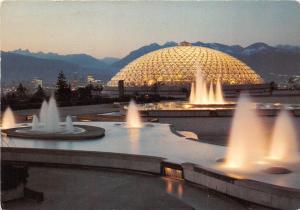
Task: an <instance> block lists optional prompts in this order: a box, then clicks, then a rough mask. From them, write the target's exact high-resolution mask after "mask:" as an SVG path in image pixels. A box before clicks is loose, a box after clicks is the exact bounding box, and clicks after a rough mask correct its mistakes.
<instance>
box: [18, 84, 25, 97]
mask: <svg viewBox="0 0 300 210" xmlns="http://www.w3.org/2000/svg"><path fill="white" fill-rule="evenodd" d="M26 91H27V89H26V88H25V87H24V86H23V85H22V83H20V84H19V86H18V88H17V92H16V95H17V97H18V98H20V99H24V98H26Z"/></svg>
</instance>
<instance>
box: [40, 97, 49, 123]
mask: <svg viewBox="0 0 300 210" xmlns="http://www.w3.org/2000/svg"><path fill="white" fill-rule="evenodd" d="M47 110H48V103H47V101H46V100H44V101H43V103H42V107H41V110H40V123H41V124H42V125H46V120H47Z"/></svg>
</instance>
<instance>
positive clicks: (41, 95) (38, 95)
mask: <svg viewBox="0 0 300 210" xmlns="http://www.w3.org/2000/svg"><path fill="white" fill-rule="evenodd" d="M45 98H46V94H45V91H44V89H43V88H42V86H40V85H39V86H38V88H37V91H36V92H35V93H34V94H33V96H32V100H33V101H38V102H41V101H43V100H44V99H45Z"/></svg>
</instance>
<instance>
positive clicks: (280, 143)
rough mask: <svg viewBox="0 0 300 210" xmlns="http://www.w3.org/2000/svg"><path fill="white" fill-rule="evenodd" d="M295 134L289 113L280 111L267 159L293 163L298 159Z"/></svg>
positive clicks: (283, 110)
mask: <svg viewBox="0 0 300 210" xmlns="http://www.w3.org/2000/svg"><path fill="white" fill-rule="evenodd" d="M298 148H299V147H298V143H297V134H296V130H295V127H294V125H293V122H292V118H291V116H290V113H288V112H287V110H285V109H282V110H281V111H280V114H279V115H278V117H277V120H276V122H275V126H274V130H273V134H272V139H271V147H270V153H269V159H272V160H279V161H283V162H294V161H296V160H298V159H299V154H298Z"/></svg>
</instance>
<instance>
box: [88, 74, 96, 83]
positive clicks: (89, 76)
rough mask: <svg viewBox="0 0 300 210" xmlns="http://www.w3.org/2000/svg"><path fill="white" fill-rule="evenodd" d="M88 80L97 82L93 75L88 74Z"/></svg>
mask: <svg viewBox="0 0 300 210" xmlns="http://www.w3.org/2000/svg"><path fill="white" fill-rule="evenodd" d="M87 82H88V84H90V83H94V82H95V78H94V77H93V75H88V76H87Z"/></svg>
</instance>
